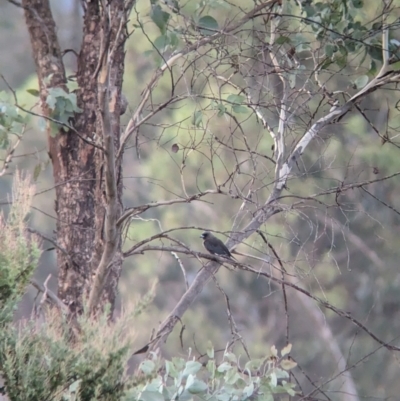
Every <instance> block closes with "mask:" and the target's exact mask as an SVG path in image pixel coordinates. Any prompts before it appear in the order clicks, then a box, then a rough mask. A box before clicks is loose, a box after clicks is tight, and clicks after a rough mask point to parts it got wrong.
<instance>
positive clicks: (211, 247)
mask: <svg viewBox="0 0 400 401" xmlns="http://www.w3.org/2000/svg"><path fill="white" fill-rule="evenodd" d="M200 238H203V239H204V241H203V245H204V248H206V249H207V251H208V252H210V253H211V254H212V255H218V256H222V257H225V258H231V259H235V258H234V257H233V256H232V255H231V253H230V252H229V249H228V248H227V247H226V245H225V244H224V243H223V242H222V241H221V240H220V239H219V238H217V237H215V236H214V235H213V234H211V233H210V232H208V231H204V233H203V234H201V235H200Z"/></svg>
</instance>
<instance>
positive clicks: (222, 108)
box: [217, 103, 226, 117]
mask: <svg viewBox="0 0 400 401" xmlns="http://www.w3.org/2000/svg"><path fill="white" fill-rule="evenodd" d="M217 109H218V117H222V116H223V115H224V114H225V113H226V107H225V106H224V105H223V104H222V103H219V104H218V106H217Z"/></svg>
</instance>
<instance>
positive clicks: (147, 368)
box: [139, 360, 156, 375]
mask: <svg viewBox="0 0 400 401" xmlns="http://www.w3.org/2000/svg"><path fill="white" fill-rule="evenodd" d="M155 367H156V365H155V363H154V362H153V361H149V360H145V361H143V362H142V363H141V364H140V367H139V369H140V370H141V371H142V372H143V373H144V374H146V375H148V374H150V373H152V372H153V371H154V369H155Z"/></svg>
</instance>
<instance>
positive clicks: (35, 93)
mask: <svg viewBox="0 0 400 401" xmlns="http://www.w3.org/2000/svg"><path fill="white" fill-rule="evenodd" d="M26 91H27V92H28V93H30V94H31V95H32V96H35V97H39V93H40V92H39V91H38V90H37V89H27V90H26Z"/></svg>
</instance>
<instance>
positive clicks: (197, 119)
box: [192, 110, 203, 127]
mask: <svg viewBox="0 0 400 401" xmlns="http://www.w3.org/2000/svg"><path fill="white" fill-rule="evenodd" d="M192 124H193V125H194V126H195V127H200V126H201V125H202V124H203V112H202V111H201V110H197V111H195V112H194V114H193V118H192Z"/></svg>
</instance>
